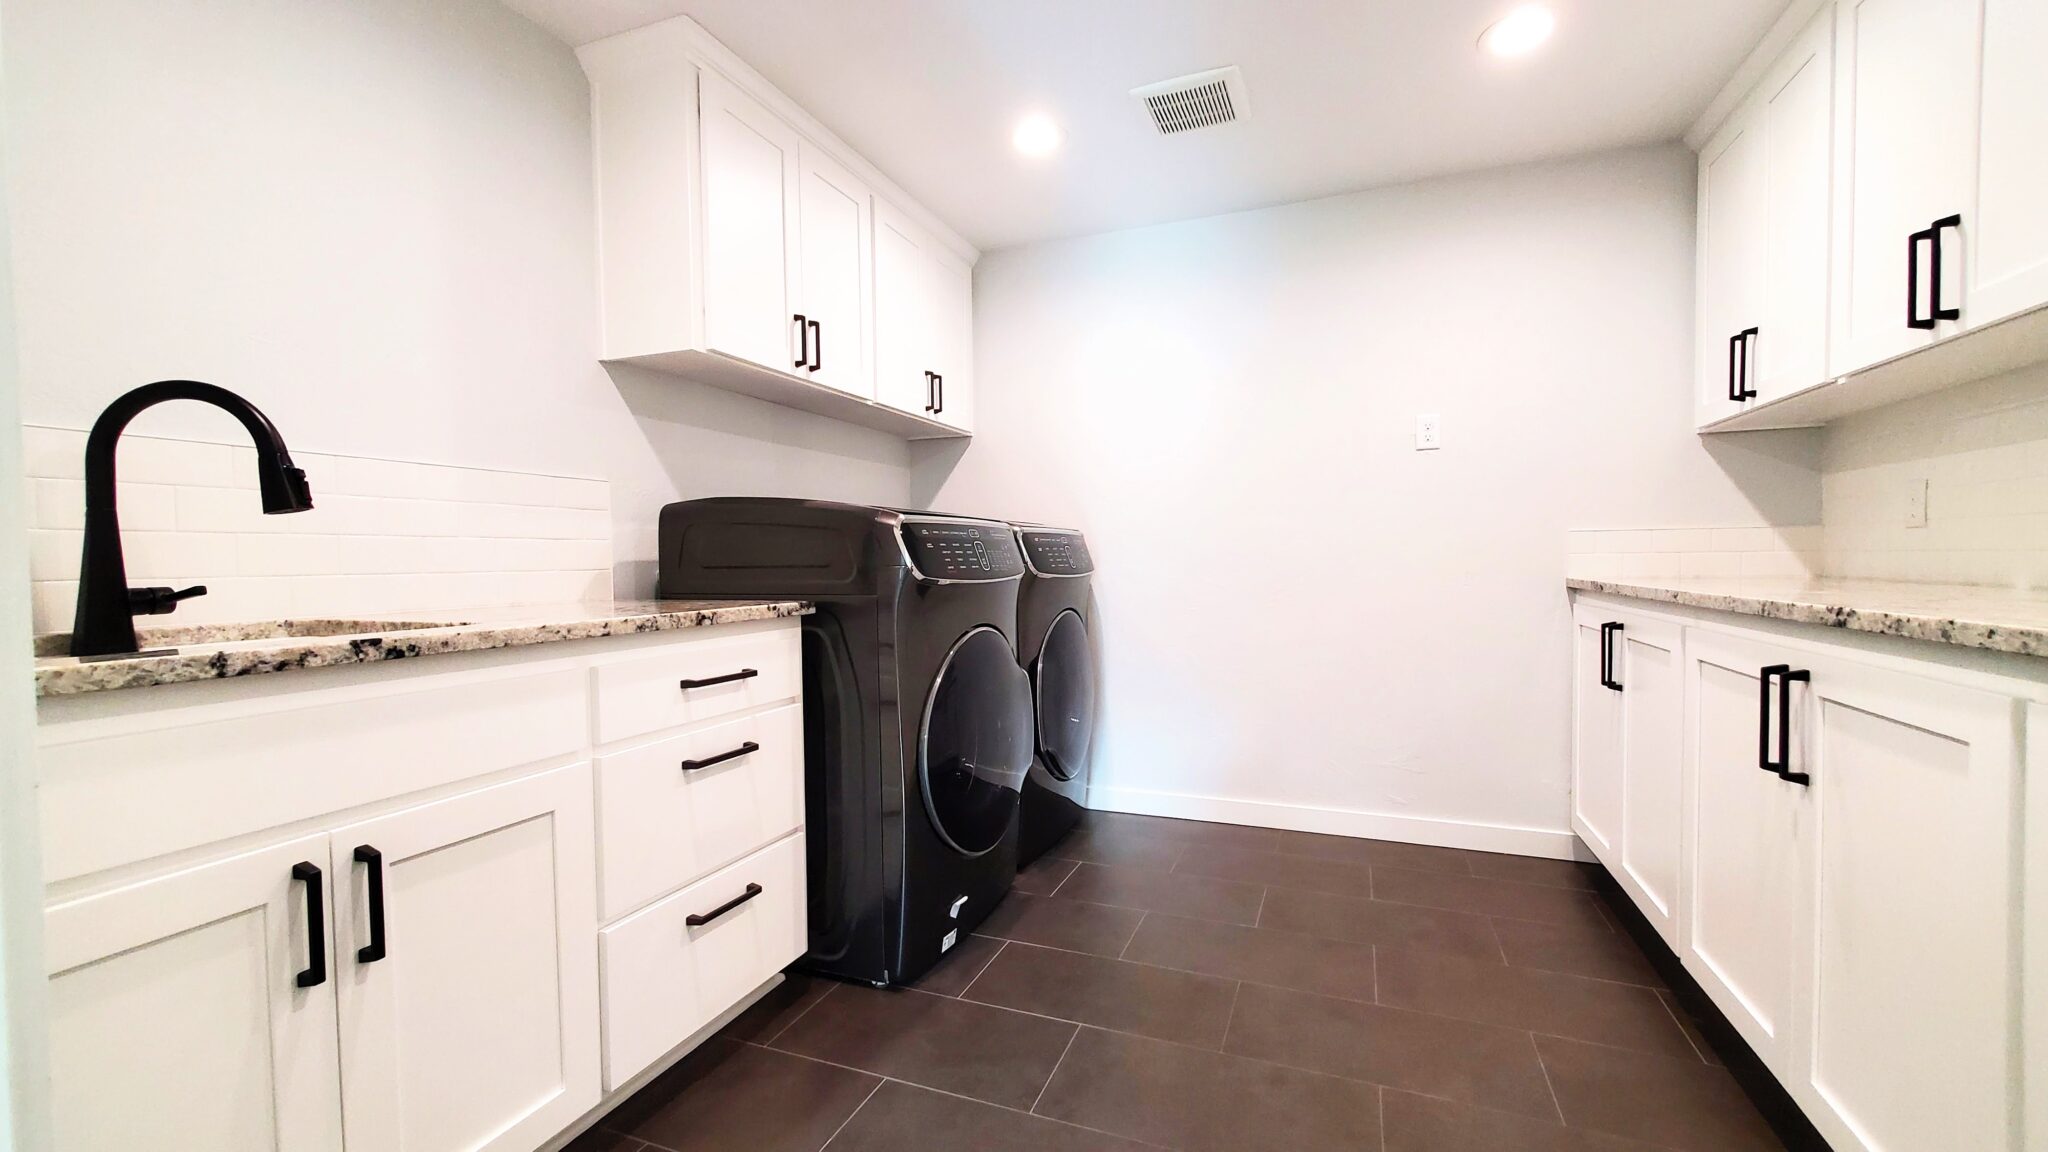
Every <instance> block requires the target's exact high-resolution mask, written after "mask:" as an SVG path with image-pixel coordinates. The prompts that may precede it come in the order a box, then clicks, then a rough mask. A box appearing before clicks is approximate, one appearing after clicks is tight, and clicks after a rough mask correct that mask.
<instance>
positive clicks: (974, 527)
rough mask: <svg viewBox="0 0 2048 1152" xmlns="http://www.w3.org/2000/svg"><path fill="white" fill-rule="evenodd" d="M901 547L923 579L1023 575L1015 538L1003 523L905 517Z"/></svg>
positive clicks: (1007, 577) (993, 578)
mask: <svg viewBox="0 0 2048 1152" xmlns="http://www.w3.org/2000/svg"><path fill="white" fill-rule="evenodd" d="M903 550H904V551H905V552H906V553H908V554H909V555H910V563H911V565H912V566H913V567H915V568H916V569H917V574H918V575H919V576H921V577H923V578H924V579H927V580H1014V579H1016V578H1017V577H1019V576H1022V575H1023V574H1024V558H1023V556H1022V555H1020V554H1019V553H1018V551H1017V537H1016V535H1015V534H1014V533H1012V532H1011V531H1010V530H1009V527H1008V526H1007V525H1003V524H977V523H974V522H972V521H966V520H905V521H904V522H903Z"/></svg>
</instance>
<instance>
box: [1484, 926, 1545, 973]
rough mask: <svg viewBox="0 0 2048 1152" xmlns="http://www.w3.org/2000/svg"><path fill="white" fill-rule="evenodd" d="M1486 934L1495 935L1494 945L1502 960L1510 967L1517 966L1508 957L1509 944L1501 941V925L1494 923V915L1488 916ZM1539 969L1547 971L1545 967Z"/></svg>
mask: <svg viewBox="0 0 2048 1152" xmlns="http://www.w3.org/2000/svg"><path fill="white" fill-rule="evenodd" d="M1486 934H1487V935H1488V936H1491V937H1493V946H1494V948H1495V949H1497V950H1499V952H1500V962H1501V963H1503V964H1505V965H1507V966H1508V967H1510V968H1513V967H1514V966H1515V962H1514V961H1512V960H1510V959H1508V946H1507V945H1506V944H1504V943H1502V942H1501V938H1500V928H1499V926H1497V925H1496V924H1494V922H1493V917H1491V916H1488V917H1487V918H1486ZM1537 971H1539V972H1541V971H1545V969H1541V968H1539V969H1537Z"/></svg>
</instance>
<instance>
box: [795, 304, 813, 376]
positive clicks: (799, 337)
mask: <svg viewBox="0 0 2048 1152" xmlns="http://www.w3.org/2000/svg"><path fill="white" fill-rule="evenodd" d="M794 319H795V320H796V341H797V344H796V366H797V367H798V368H801V367H803V366H804V365H806V364H809V363H810V362H811V326H810V325H809V324H808V323H806V322H805V320H804V314H803V313H801V312H799V313H797V314H796V316H795V317H794Z"/></svg>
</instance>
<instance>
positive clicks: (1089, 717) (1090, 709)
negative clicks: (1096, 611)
mask: <svg viewBox="0 0 2048 1152" xmlns="http://www.w3.org/2000/svg"><path fill="white" fill-rule="evenodd" d="M1031 673H1032V679H1033V681H1034V684H1033V687H1035V688H1036V689H1037V693H1038V758H1039V759H1040V760H1041V761H1043V762H1044V764H1045V770H1046V771H1048V772H1050V773H1052V774H1053V776H1054V777H1055V778H1057V779H1060V780H1072V779H1073V778H1075V777H1076V776H1079V775H1080V774H1081V773H1083V772H1085V771H1087V769H1088V744H1089V741H1090V740H1092V739H1094V737H1095V653H1093V652H1091V651H1089V649H1088V626H1087V625H1086V624H1084V623H1082V622H1081V614H1080V613H1078V612H1076V611H1074V610H1073V609H1072V608H1069V609H1067V610H1066V611H1064V612H1062V613H1060V614H1059V615H1058V616H1055V617H1053V621H1052V627H1050V628H1048V629H1046V631H1045V644H1044V646H1043V647H1041V648H1040V649H1039V651H1038V664H1037V666H1036V667H1034V668H1033V669H1032V670H1031Z"/></svg>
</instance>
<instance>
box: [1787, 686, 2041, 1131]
mask: <svg viewBox="0 0 2048 1152" xmlns="http://www.w3.org/2000/svg"><path fill="white" fill-rule="evenodd" d="M1794 663H1795V667H1802V668H1804V667H1810V668H1811V670H1812V677H1813V678H1812V682H1811V685H1810V689H1809V691H1808V693H1807V695H1809V697H1810V700H1811V703H1810V705H1808V706H1807V708H1808V711H1809V715H1808V717H1807V722H1808V723H1810V724H1811V726H1812V731H1813V733H1814V739H1813V741H1812V748H1811V755H1812V759H1811V767H1810V768H1807V769H1806V771H1807V772H1808V774H1809V776H1810V779H1811V785H1810V787H1811V796H1810V797H1809V798H1808V802H1809V803H1810V804H1811V805H1813V806H1814V808H1815V816H1816V817H1817V819H1816V821H1815V824H1816V828H1815V834H1814V837H1813V857H1814V865H1813V875H1814V880H1813V884H1812V886H1811V888H1810V892H1811V898H1812V908H1811V912H1810V913H1809V915H1808V916H1806V917H1805V918H1804V919H1805V921H1806V931H1805V935H1804V938H1803V939H1802V940H1801V943H1800V947H1799V948H1798V949H1797V954H1798V955H1799V956H1800V957H1801V959H1802V960H1803V961H1807V962H1809V963H1810V964H1811V966H1812V971H1811V972H1810V973H1803V974H1802V979H1801V980H1800V985H1801V988H1802V992H1803V999H1804V1001H1805V1003H1804V1004H1803V1005H1802V1008H1801V1011H1800V1013H1799V1014H1800V1016H1801V1018H1802V1019H1804V1020H1806V1021H1810V1027H1811V1029H1812V1034H1811V1039H1810V1042H1809V1043H1808V1044H1807V1045H1805V1046H1803V1047H1804V1049H1805V1051H1804V1052H1803V1053H1802V1058H1801V1059H1800V1061H1799V1062H1798V1066H1797V1067H1794V1068H1783V1069H1781V1070H1780V1076H1781V1077H1783V1078H1785V1079H1786V1080H1787V1081H1788V1082H1790V1083H1791V1087H1792V1091H1793V1092H1794V1094H1795V1096H1796V1097H1798V1098H1799V1099H1800V1101H1801V1103H1802V1105H1803V1106H1804V1107H1805V1109H1806V1111H1807V1113H1808V1115H1809V1116H1811V1117H1812V1118H1813V1120H1814V1122H1815V1123H1816V1124H1817V1125H1818V1126H1819V1127H1820V1129H1821V1133H1822V1135H1824V1136H1826V1137H1827V1139H1828V1142H1829V1143H1830V1144H1831V1145H1832V1146H1833V1147H1834V1148H1836V1149H1838V1150H1839V1152H1851V1150H1863V1152H1879V1150H1885V1152H1890V1150H1894V1149H1899V1150H1903V1149H1920V1148H1927V1149H1938V1148H1956V1149H1961V1148H1970V1149H1982V1150H1983V1152H1994V1150H1999V1152H2018V1150H2019V1149H2020V1147H2021V1143H2020V1140H2019V1133H2018V1131H2017V1130H2016V1128H2015V1127H2014V1124H2013V1121H2014V1119H2015V1118H2016V1117H2017V1116H2018V1115H2019V1112H2020V1104H2021V1090H2022V1084H2023V1077H2022V1069H2023V1064H2022V1063H2021V1061H2020V1058H2019V1053H2018V1052H2017V1051H2016V1050H2015V1047H2014V1045H2013V1044H2012V1042H2011V1041H2012V1037H2013V1034H2014V1027H2015V1025H2016V1022H2017V1021H2018V1020H2019V1018H2020V1003H2021V1000H2020V973H2019V957H2020V955H2021V939H2020V925H2021V921H2020V919H2019V899H2020V884H2019V865H2020V857H2019V844H2018V832H2017V830H2018V828H2019V823H2018V804H2019V780H2020V777H2019V764H2018V758H2019V752H2020V741H2019V738H2018V737H2019V728H2018V724H2019V714H2018V704H2017V703H2016V702H2015V701H2014V700H2013V699H2012V698H2011V697H2009V696H2003V695H1995V694H1991V693H1987V692H1982V691H1975V690H1971V689H1967V688H1962V687H1958V686H1955V685H1952V684H1948V683H1944V682H1941V681H1938V680H1934V679H1929V678H1926V677H1922V676H1917V675H1913V674H1911V673H1909V672H1902V671H1897V670H1895V669H1894V668H1891V667H1873V666H1870V665H1866V664H1863V663H1861V662H1856V661H1851V660H1844V659H1830V660H1827V661H1826V662H1816V663H1814V664H1811V665H1805V664H1799V663H1798V662H1797V661H1796V660H1795V662H1794ZM1794 707H1795V708H1798V707H1799V705H1798V704H1797V702H1796V694H1795V704H1794ZM1794 767H1795V769H1796V768H1798V767H1799V766H1798V765H1795V766H1794ZM1758 775H1759V776H1761V773H1759V774H1758ZM2034 1146H2035V1147H2038V1146H2039V1145H2034Z"/></svg>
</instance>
